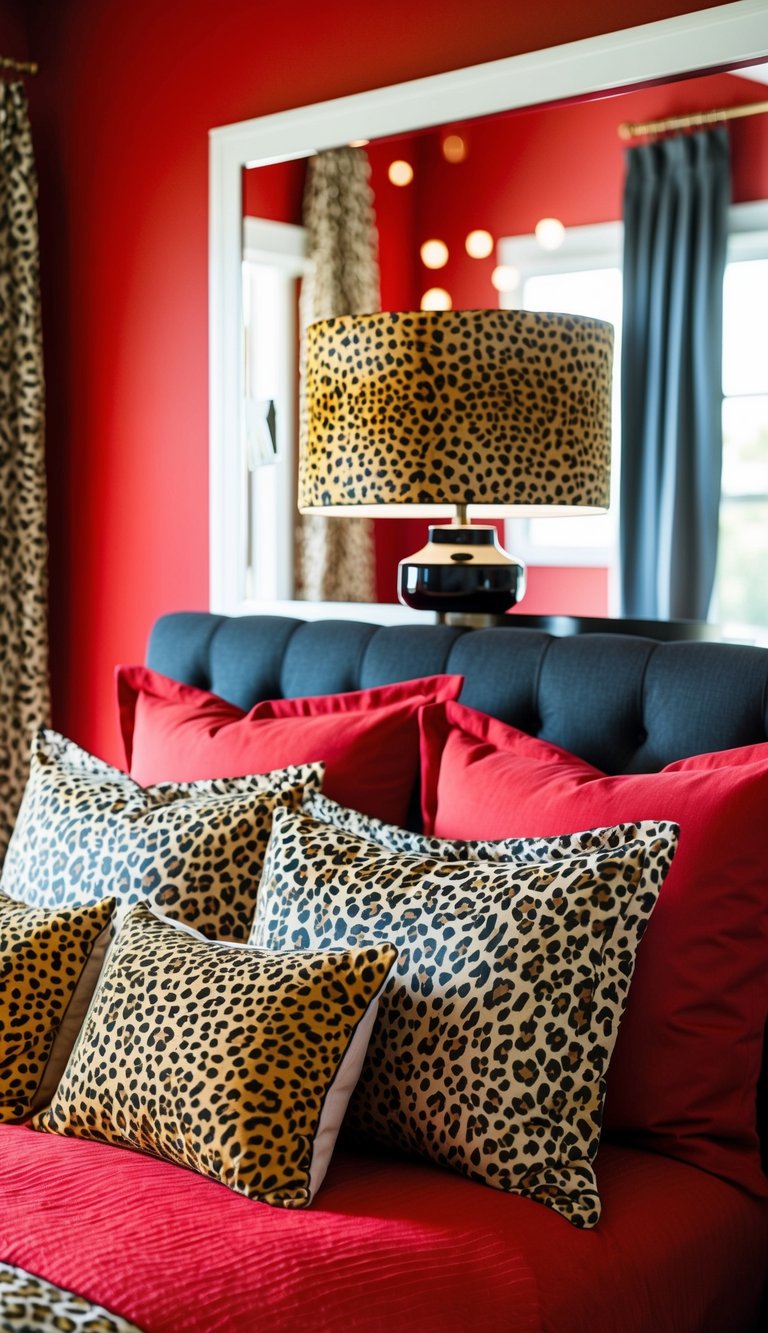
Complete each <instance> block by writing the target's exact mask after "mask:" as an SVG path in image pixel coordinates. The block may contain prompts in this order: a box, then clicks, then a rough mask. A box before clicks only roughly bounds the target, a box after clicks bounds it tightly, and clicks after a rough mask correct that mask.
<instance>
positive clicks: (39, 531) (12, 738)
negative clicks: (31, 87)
mask: <svg viewBox="0 0 768 1333" xmlns="http://www.w3.org/2000/svg"><path fill="white" fill-rule="evenodd" d="M36 209H37V179H36V175H35V164H34V158H33V155H32V137H31V134H30V128H29V116H28V112H27V100H26V93H25V90H24V87H23V85H22V84H21V83H18V82H10V81H9V82H5V81H2V80H0V773H2V781H0V859H2V857H3V856H4V855H5V848H6V845H7V843H8V838H9V836H10V833H11V830H12V828H13V824H14V821H15V818H16V812H17V810H18V806H19V802H20V800H21V796H22V793H23V791H24V786H25V783H26V779H27V771H28V759H29V741H30V737H31V734H32V732H33V731H34V730H35V729H36V728H37V727H39V726H40V725H41V724H43V723H45V722H47V721H48V713H49V698H48V638H47V558H48V551H47V540H46V489H45V452H44V397H43V352H42V340H41V333H40V291H39V271H38V262H39V261H38V239H37V211H36Z"/></svg>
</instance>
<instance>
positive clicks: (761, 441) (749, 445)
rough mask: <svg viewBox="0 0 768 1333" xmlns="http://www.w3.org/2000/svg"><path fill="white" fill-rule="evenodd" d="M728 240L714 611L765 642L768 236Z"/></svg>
mask: <svg viewBox="0 0 768 1333" xmlns="http://www.w3.org/2000/svg"><path fill="white" fill-rule="evenodd" d="M732 242H733V243H732V247H731V248H732V252H733V253H732V258H731V259H730V262H729V263H728V266H727V268H726V272H725V285H724V288H723V395H724V397H723V481H722V498H721V502H720V543H719V548H718V561H717V575H716V584H715V595H714V599H713V608H712V610H713V619H715V620H717V621H718V622H719V623H720V624H721V625H722V626H723V627H724V630H725V631H726V633H727V634H728V635H729V636H731V637H734V638H750V639H755V638H757V639H759V640H761V641H768V583H767V582H766V561H767V560H768V231H762V232H760V231H753V232H752V233H745V232H742V233H739V234H737V235H736V236H734V237H733V238H732ZM756 627H758V628H756Z"/></svg>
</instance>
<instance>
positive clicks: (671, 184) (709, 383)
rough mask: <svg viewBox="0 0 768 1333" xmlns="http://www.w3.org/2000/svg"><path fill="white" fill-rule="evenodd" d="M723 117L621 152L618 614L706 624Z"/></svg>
mask: <svg viewBox="0 0 768 1333" xmlns="http://www.w3.org/2000/svg"><path fill="white" fill-rule="evenodd" d="M729 199H730V166H729V144H728V136H727V132H726V130H725V128H724V127H722V126H721V127H719V128H717V129H715V130H710V131H706V132H704V133H697V134H688V135H679V136H676V137H674V138H669V139H665V140H662V141H661V142H658V143H647V144H642V145H640V146H638V147H636V148H630V149H629V150H628V152H627V175H626V183H625V192H624V228H625V231H624V319H623V343H622V364H621V430H622V443H621V566H622V567H621V583H622V602H623V605H622V611H623V614H624V615H627V616H639V617H644V618H649V619H659V620H670V619H693V620H705V619H706V616H707V612H708V609H709V602H710V598H711V595H712V586H713V582H714V575H715V563H716V557H717V532H718V512H719V504H720V471H721V461H722V427H721V405H722V369H721V362H722V324H723V317H722V312H723V274H724V269H725V248H726V237H727V226H728V204H729Z"/></svg>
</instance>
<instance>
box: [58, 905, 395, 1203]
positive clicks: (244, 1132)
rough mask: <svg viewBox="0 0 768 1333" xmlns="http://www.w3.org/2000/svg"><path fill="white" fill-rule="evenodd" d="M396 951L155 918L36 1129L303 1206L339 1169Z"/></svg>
mask: <svg viewBox="0 0 768 1333" xmlns="http://www.w3.org/2000/svg"><path fill="white" fill-rule="evenodd" d="M395 957H396V951H395V949H394V948H393V947H392V945H390V944H387V943H376V944H370V945H366V946H364V947H363V948H358V947H357V946H353V947H352V948H351V949H344V948H342V949H335V950H330V951H327V950H324V951H319V950H316V949H309V950H302V951H300V952H298V953H277V954H275V953H270V952H265V951H264V950H257V949H250V948H248V947H246V946H244V945H235V944H224V943H212V942H211V941H209V940H206V939H204V938H203V936H201V935H199V934H198V933H197V932H195V931H191V930H189V929H188V928H187V927H184V926H179V925H177V924H175V923H173V922H170V921H167V920H163V919H162V918H160V917H159V916H157V915H155V914H154V913H153V912H151V911H150V910H149V909H148V908H147V907H145V906H144V905H143V904H140V905H139V906H138V907H134V908H133V909H132V910H131V911H130V913H129V914H128V916H127V918H126V920H125V922H124V924H123V926H122V929H121V930H120V933H119V935H118V937H117V939H116V941H115V944H114V945H113V947H112V950H111V951H110V954H109V957H108V959H107V962H106V965H105V968H104V973H103V976H102V979H101V981H100V983H99V986H98V989H97V991H96V994H95V996H94V999H93V1003H92V1005H91V1009H90V1012H89V1014H88V1017H87V1019H86V1021H85V1024H84V1026H83V1029H82V1032H81V1034H80V1037H79V1039H78V1042H77V1045H76V1046H75V1049H74V1051H73V1053H72V1057H71V1059H70V1061H69V1064H68V1065H67V1068H66V1070H65V1072H64V1077H63V1078H62V1081H61V1083H60V1084H59V1087H58V1089H57V1090H56V1093H55V1096H54V1098H53V1102H52V1104H51V1106H50V1107H49V1108H48V1110H46V1111H43V1112H42V1113H41V1114H40V1115H39V1116H37V1117H36V1119H35V1120H34V1121H33V1125H34V1128H36V1129H41V1130H45V1131H49V1132H51V1133H60V1134H67V1135H70V1134H71V1135H74V1136H75V1137H79V1138H86V1139H97V1140H100V1141H103V1142H104V1143H111V1144H116V1145H118V1146H121V1147H126V1148H133V1149H137V1150H138V1151H140V1152H146V1153H149V1154H151V1155H152V1156H155V1157H160V1158H164V1159H166V1160H167V1161H169V1162H176V1163H178V1164H179V1165H181V1166H186V1167H191V1168H192V1169H193V1170H195V1171H198V1172H200V1173H201V1174H202V1175H206V1176H210V1177H211V1178H213V1179H214V1180H217V1181H220V1182H221V1183H222V1184H224V1185H228V1186H229V1187H230V1189H232V1190H235V1191H236V1192H237V1193H238V1194H245V1195H247V1196H248V1197H249V1198H255V1199H261V1200H262V1201H263V1202H264V1203H270V1204H274V1205H276V1206H279V1207H282V1208H302V1207H305V1206H306V1205H307V1204H308V1203H310V1202H311V1200H312V1198H313V1197H314V1195H315V1194H316V1192H317V1190H318V1188H319V1186H320V1183H321V1181H322V1179H323V1176H324V1174H325V1170H326V1167H327V1165H328V1162H329V1160H330V1156H331V1152H332V1150H333V1145H334V1143H335V1141H336V1135H337V1133H338V1128H339V1125H340V1123H341V1119H342V1116H343V1114H344V1110H345V1108H346V1105H347V1101H348V1099H349V1095H350V1093H351V1091H352V1089H353V1087H354V1085H355V1082H356V1080H357V1076H358V1074H359V1071H360V1066H361V1064H362V1061H363V1056H364V1054H365V1049H366V1046H367V1043H368V1038H369V1035H370V1031H371V1027H372V1024H373V1019H374V1015H375V1009H376V1003H377V1000H378V996H379V992H380V991H381V988H382V986H383V984H384V982H385V981H386V979H387V976H388V974H389V971H390V968H391V967H392V964H393V962H394V960H395Z"/></svg>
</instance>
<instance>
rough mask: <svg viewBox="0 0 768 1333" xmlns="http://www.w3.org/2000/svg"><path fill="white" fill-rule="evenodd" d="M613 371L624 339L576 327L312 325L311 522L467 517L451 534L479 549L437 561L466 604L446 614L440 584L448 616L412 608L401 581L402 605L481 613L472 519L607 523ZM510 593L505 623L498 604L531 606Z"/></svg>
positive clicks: (341, 320)
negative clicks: (596, 518)
mask: <svg viewBox="0 0 768 1333" xmlns="http://www.w3.org/2000/svg"><path fill="white" fill-rule="evenodd" d="M612 359H613V329H612V327H611V325H610V324H605V323H603V322H602V321H600V320H596V319H590V318H586V317H583V316H577V315H565V314H540V313H537V312H532V311H522V310H452V311H415V312H410V311H408V312H395V313H380V314H371V315H350V316H340V317H338V318H336V319H328V320H322V321H320V322H319V323H316V324H312V325H310V327H309V329H308V330H307V334H306V355H305V371H304V377H303V382H302V391H301V433H300V455H299V495H298V500H299V508H300V509H301V510H302V511H303V512H305V513H323V514H343V513H353V512H354V514H356V515H360V514H369V515H371V516H374V517H404V516H411V515H414V514H419V513H423V514H424V515H429V516H432V517H435V516H438V515H441V514H442V515H445V514H448V515H455V513H456V512H457V510H458V514H459V526H458V527H457V528H453V529H452V531H453V532H454V533H460V532H461V531H462V530H463V531H464V532H467V533H474V534H475V535H474V537H473V538H472V540H470V541H468V542H467V543H465V548H466V549H464V550H463V551H459V552H458V553H457V552H455V551H454V552H452V553H451V552H449V553H447V554H446V552H445V551H442V550H441V551H440V553H439V555H440V559H439V560H437V563H438V564H442V565H444V566H447V569H448V571H449V572H451V573H452V576H454V577H452V578H448V580H447V581H448V583H449V584H450V583H451V582H453V583H454V584H455V585H456V588H457V589H458V592H457V593H456V595H455V596H454V595H453V594H451V593H450V591H447V590H446V591H445V595H444V596H443V597H442V598H440V596H439V588H438V584H441V581H442V584H445V580H446V577H447V576H446V575H443V576H437V575H436V576H435V578H434V579H433V581H432V592H433V593H434V594H435V596H436V597H437V600H434V599H433V600H429V597H430V595H431V594H430V593H429V592H427V594H426V595H427V597H428V600H427V602H424V601H423V600H417V601H414V600H409V599H408V597H407V596H403V592H404V587H403V579H402V567H401V587H400V595H401V600H404V601H407V603H408V604H409V605H420V606H421V605H429V606H433V605H437V606H439V607H440V608H441V609H448V610H451V609H456V607H455V606H452V605H449V602H450V601H451V600H453V602H454V603H457V601H458V602H460V603H461V607H460V608H459V609H464V608H466V606H467V605H468V603H467V600H466V597H465V596H464V594H463V592H462V589H464V590H466V591H467V593H468V596H469V597H470V599H472V598H475V599H477V598H478V597H479V599H480V600H481V601H482V600H483V599H482V596H481V594H482V586H481V585H482V579H483V577H484V576H483V575H482V574H481V572H480V566H481V564H482V560H483V550H482V548H483V545H484V542H483V539H482V538H479V539H478V531H480V532H482V529H478V528H477V527H474V528H473V527H472V526H471V525H470V526H468V527H464V525H465V524H466V521H467V516H468V513H469V514H470V515H476V516H480V515H484V514H489V515H504V514H510V515H512V514H514V515H516V516H524V515H529V516H530V515H537V516H538V515H541V514H543V513H545V512H550V513H553V512H554V513H557V514H560V515H562V514H564V513H566V512H567V511H568V510H569V509H571V508H572V509H574V510H578V511H580V512H582V513H585V512H586V513H600V512H602V511H603V510H605V509H606V508H607V507H608V500H609V488H610V458H611V428H610V421H611V369H612ZM435 531H439V530H437V529H436V530H435ZM492 531H495V530H493V529H492ZM460 544H461V543H460ZM490 544H493V543H490ZM441 545H443V546H444V545H445V538H443V539H442V541H441ZM478 552H479V554H478ZM488 554H489V552H488V551H486V555H488ZM502 554H504V553H502ZM423 555H424V553H423V552H420V553H419V557H420V558H421V557H422V556H423ZM506 558H507V560H509V557H506ZM404 563H405V562H404ZM513 563H517V564H518V568H521V567H520V566H519V562H513ZM422 564H424V561H422ZM498 564H499V561H498V558H497V557H496V556H494V557H493V559H492V560H490V564H489V565H488V567H489V568H490V567H491V565H492V566H494V568H495V569H496V573H495V575H494V578H495V580H496V582H497V583H498V582H499V580H501V581H503V579H502V576H501V575H499V573H498ZM475 567H477V568H476V569H475ZM473 569H475V573H474V575H473V572H472V571H473ZM510 581H511V582H515V588H514V589H513V588H510V589H509V590H508V598H509V596H511V598H512V600H511V601H510V600H508V599H507V601H506V607H504V606H502V605H501V603H502V601H504V596H503V595H502V594H500V596H498V597H496V599H495V601H494V609H506V608H507V607H508V606H509V605H512V604H513V603H514V601H515V600H518V597H519V594H520V579H519V577H518V578H517V579H516V580H515V579H511V580H510ZM411 582H413V578H412V579H411ZM422 583H423V580H422ZM406 591H407V590H406ZM423 591H424V589H423V588H422V592H423ZM485 601H486V602H487V603H488V605H489V606H490V602H489V599H488V598H486V599H485Z"/></svg>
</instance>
